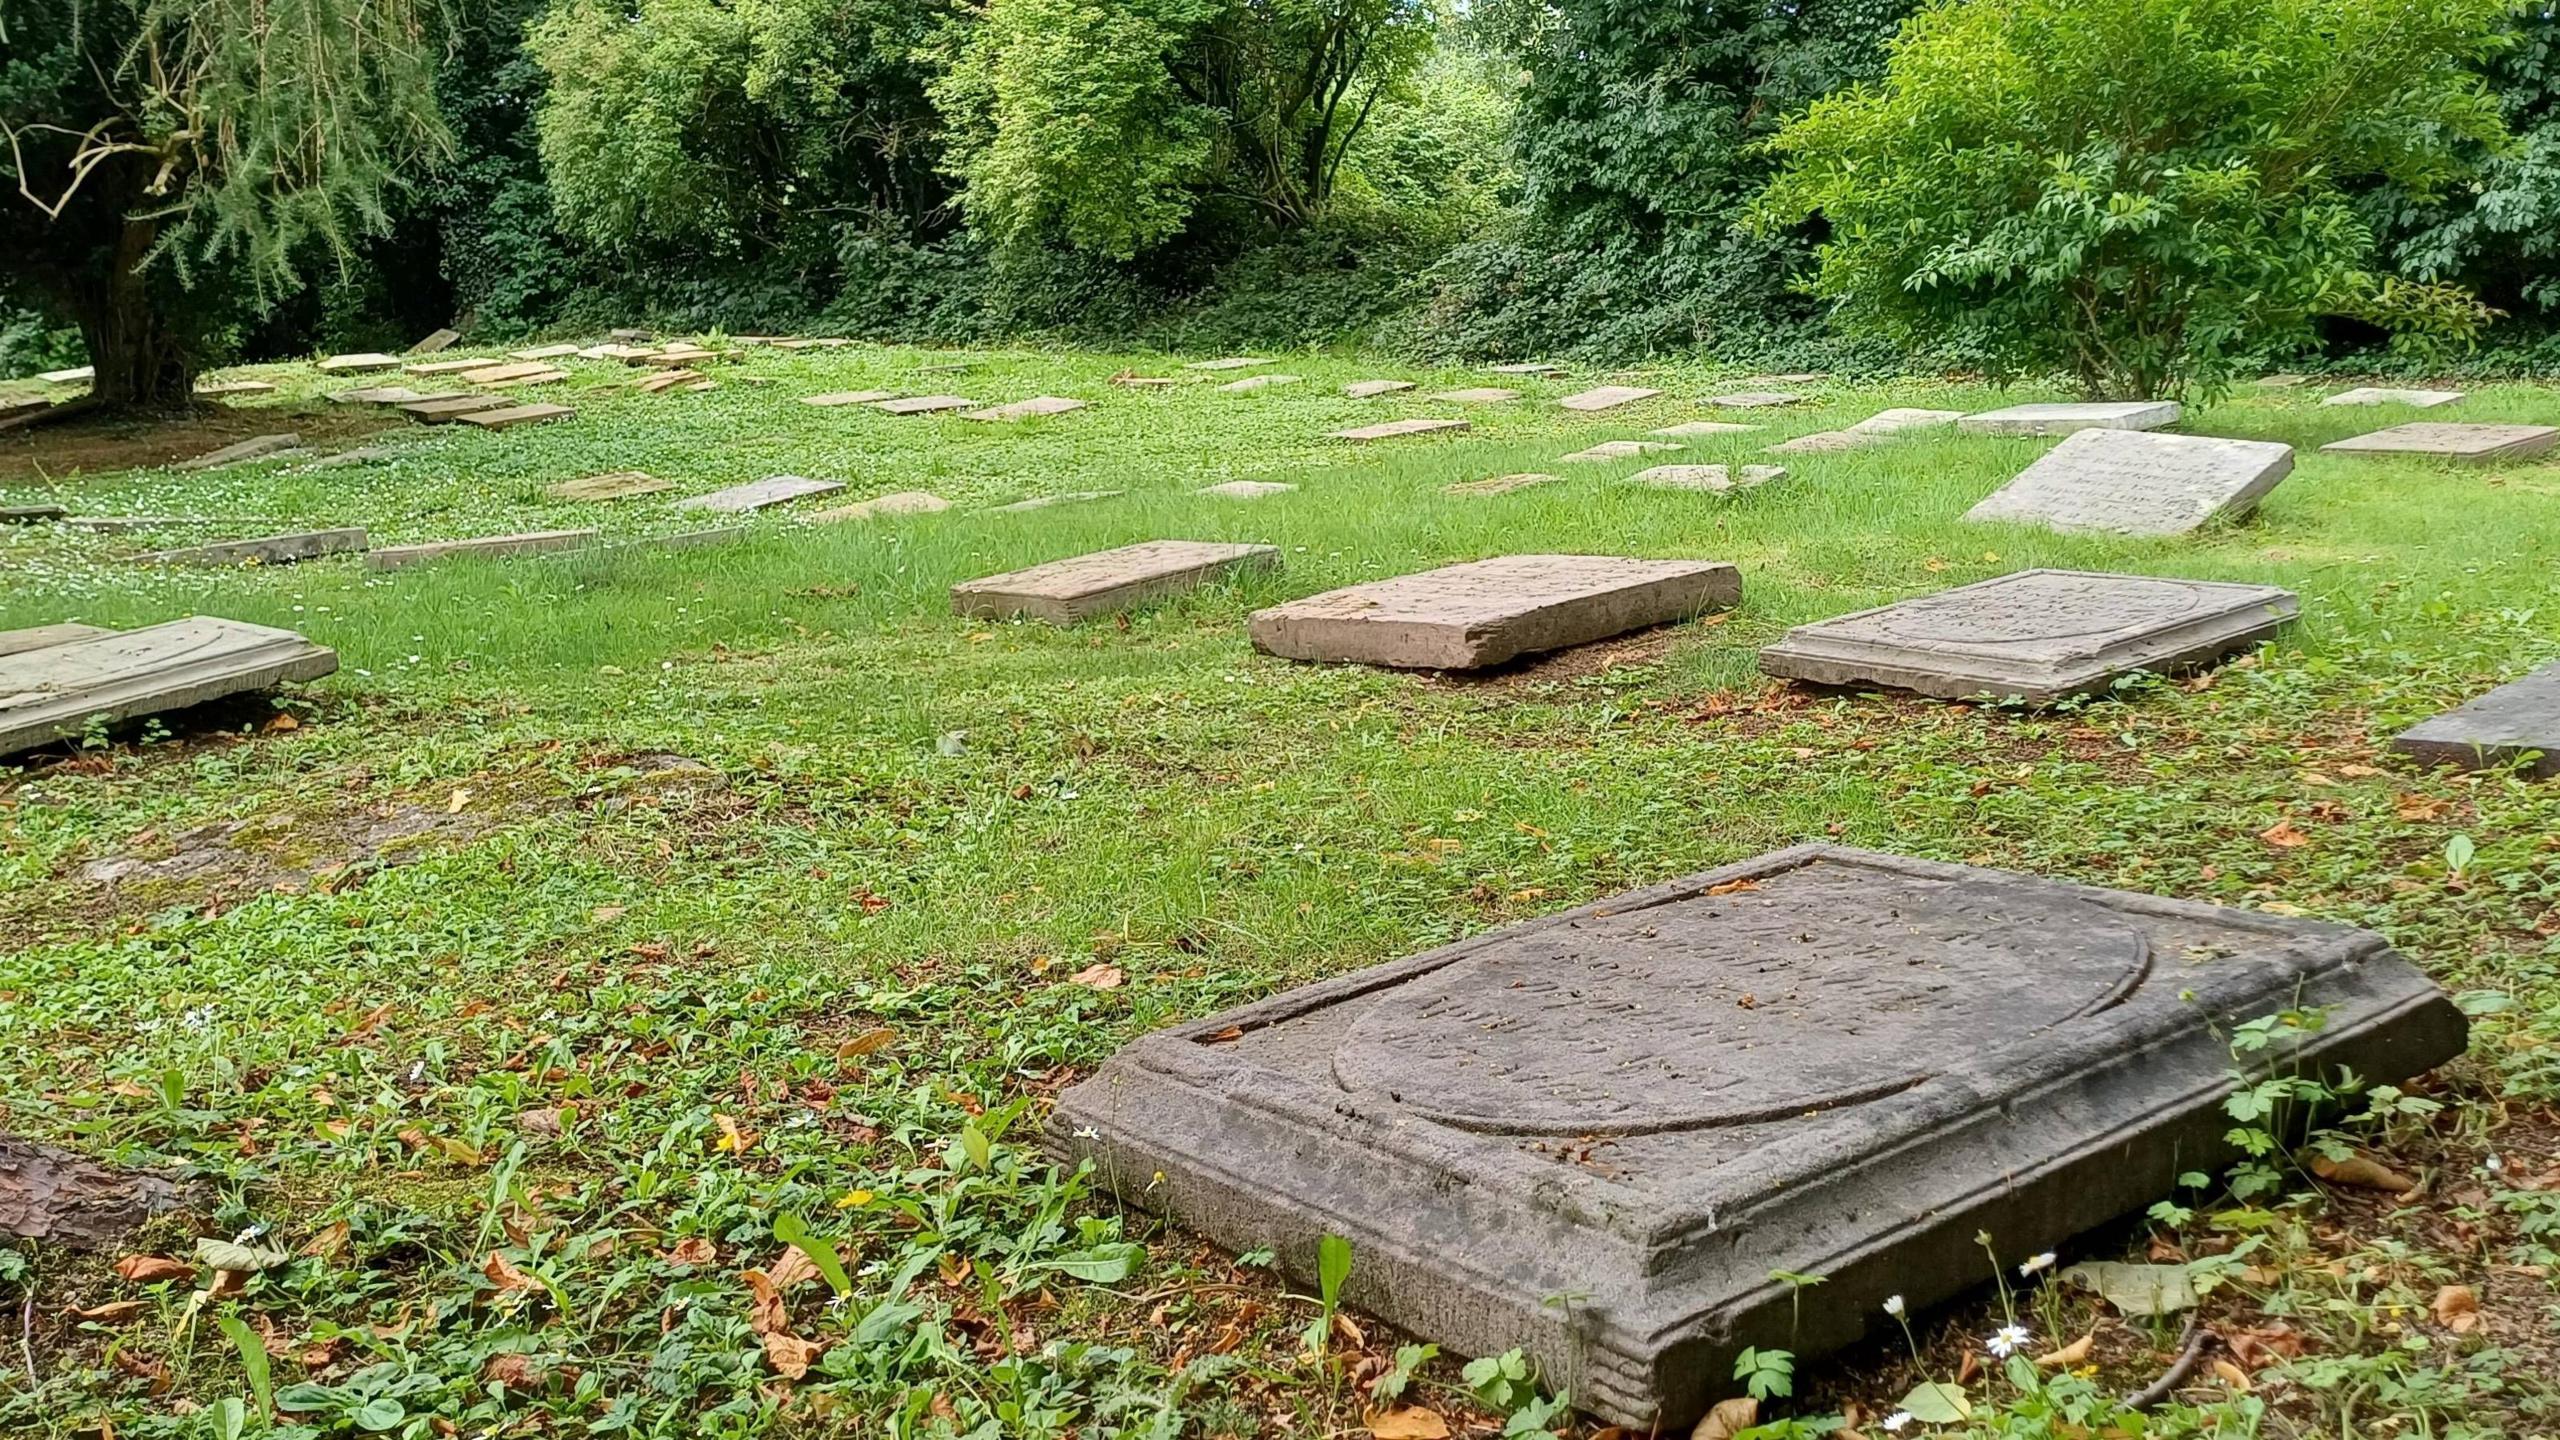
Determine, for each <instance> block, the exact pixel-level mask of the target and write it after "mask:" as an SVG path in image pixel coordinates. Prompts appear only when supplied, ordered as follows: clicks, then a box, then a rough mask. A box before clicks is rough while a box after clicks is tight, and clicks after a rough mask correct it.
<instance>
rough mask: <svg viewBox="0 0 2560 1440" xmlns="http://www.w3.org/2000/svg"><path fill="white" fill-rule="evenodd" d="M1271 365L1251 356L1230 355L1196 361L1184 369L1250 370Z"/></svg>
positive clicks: (1266, 361)
mask: <svg viewBox="0 0 2560 1440" xmlns="http://www.w3.org/2000/svg"><path fill="white" fill-rule="evenodd" d="M1270 363H1271V362H1270V361H1268V360H1258V359H1255V358H1254V357H1253V356H1250V355H1229V356H1226V357H1225V358H1223V359H1218V360H1194V361H1192V362H1191V363H1190V364H1188V365H1185V366H1183V367H1182V368H1183V369H1185V370H1248V369H1251V368H1252V367H1254V366H1256V365H1268V364H1270Z"/></svg>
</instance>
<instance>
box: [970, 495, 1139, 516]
mask: <svg viewBox="0 0 2560 1440" xmlns="http://www.w3.org/2000/svg"><path fill="white" fill-rule="evenodd" d="M1121 493H1122V492H1121V491H1118V490H1068V491H1065V492H1063V493H1061V494H1057V495H1034V496H1032V497H1031V498H1030V499H1028V500H1016V501H1014V502H1013V503H1011V504H1009V505H990V506H988V507H987V513H988V514H990V515H1018V514H1020V513H1022V512H1023V511H1025V510H1046V509H1048V508H1049V507H1050V506H1052V505H1080V504H1082V503H1084V502H1085V501H1087V500H1108V499H1110V498H1111V497H1113V496H1114V495H1118V494H1121Z"/></svg>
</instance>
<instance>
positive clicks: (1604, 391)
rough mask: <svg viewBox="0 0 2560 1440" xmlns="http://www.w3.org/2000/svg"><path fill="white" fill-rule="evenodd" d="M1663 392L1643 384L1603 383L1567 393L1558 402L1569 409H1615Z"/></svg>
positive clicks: (1648, 398)
mask: <svg viewBox="0 0 2560 1440" xmlns="http://www.w3.org/2000/svg"><path fill="white" fill-rule="evenodd" d="M1661 393H1662V392H1661V391H1659V390H1647V389H1645V388H1644V387H1643V386H1641V385H1601V386H1598V387H1595V388H1593V389H1590V390H1584V391H1581V392H1579V393H1578V394H1573V395H1567V396H1566V397H1564V398H1563V399H1561V400H1559V401H1557V402H1556V403H1557V404H1558V405H1561V406H1563V407H1564V408H1566V409H1567V410H1585V411H1588V410H1614V409H1616V408H1618V407H1619V406H1621V405H1632V404H1634V403H1635V402H1637V401H1638V400H1650V399H1652V398H1653V397H1654V396H1656V395H1659V394H1661Z"/></svg>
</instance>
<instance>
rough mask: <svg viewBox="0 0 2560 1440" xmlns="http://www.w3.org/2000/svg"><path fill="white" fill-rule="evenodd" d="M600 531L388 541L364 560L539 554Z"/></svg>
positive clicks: (573, 545) (400, 563)
mask: <svg viewBox="0 0 2560 1440" xmlns="http://www.w3.org/2000/svg"><path fill="white" fill-rule="evenodd" d="M601 533H602V532H601V531H596V530H528V531H525V532H524V533H522V534H517V535H480V536H474V537H473V538H471V539H468V540H432V541H429V542H427V543H425V544H422V545H386V546H384V547H383V548H382V549H379V550H372V551H368V552H366V554H365V557H364V563H365V568H366V569H368V570H403V569H406V568H408V567H409V566H411V565H421V564H424V563H426V562H427V561H430V560H448V559H452V558H455V557H457V556H480V557H483V558H498V557H503V556H509V555H540V554H545V553H547V552H550V551H554V550H576V549H579V548H580V547H582V546H586V545H590V544H593V543H594V541H595V538H596V536H597V535H599V534H601Z"/></svg>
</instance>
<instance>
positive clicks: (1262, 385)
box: [1218, 375, 1305, 395]
mask: <svg viewBox="0 0 2560 1440" xmlns="http://www.w3.org/2000/svg"><path fill="white" fill-rule="evenodd" d="M1304 378H1305V377H1304V376H1300V375H1247V376H1246V377H1244V378H1243V379H1241V380H1230V381H1228V382H1227V383H1226V384H1224V385H1221V386H1219V387H1218V389H1219V391H1220V392H1222V393H1224V394H1228V395H1250V394H1252V393H1253V392H1254V391H1256V390H1268V389H1270V388H1271V387H1273V386H1275V385H1295V384H1297V383H1298V382H1299V381H1300V380H1302V379H1304Z"/></svg>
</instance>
